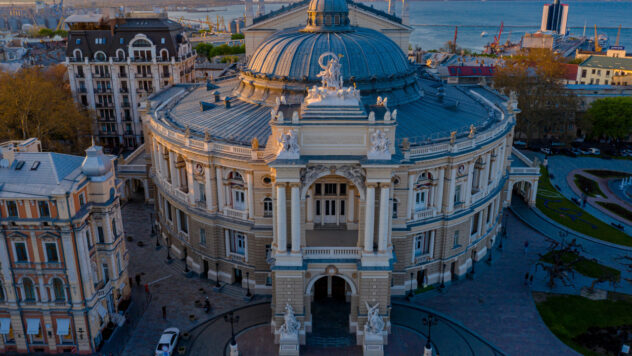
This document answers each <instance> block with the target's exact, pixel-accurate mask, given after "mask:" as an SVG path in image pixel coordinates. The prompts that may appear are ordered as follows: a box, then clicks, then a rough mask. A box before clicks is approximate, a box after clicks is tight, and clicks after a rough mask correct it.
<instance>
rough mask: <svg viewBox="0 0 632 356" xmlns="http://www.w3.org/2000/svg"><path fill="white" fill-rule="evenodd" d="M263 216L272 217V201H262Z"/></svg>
mask: <svg viewBox="0 0 632 356" xmlns="http://www.w3.org/2000/svg"><path fill="white" fill-rule="evenodd" d="M263 216H264V217H271V216H272V199H270V198H265V199H264V200H263Z"/></svg>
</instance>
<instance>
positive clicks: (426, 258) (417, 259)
mask: <svg viewBox="0 0 632 356" xmlns="http://www.w3.org/2000/svg"><path fill="white" fill-rule="evenodd" d="M428 261H430V254H429V253H426V254H423V255H419V256H415V264H416V265H418V264H422V263H426V262H428Z"/></svg>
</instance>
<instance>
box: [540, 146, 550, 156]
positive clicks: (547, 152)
mask: <svg viewBox="0 0 632 356" xmlns="http://www.w3.org/2000/svg"><path fill="white" fill-rule="evenodd" d="M540 152H542V153H544V154H546V155H550V154H551V149H550V148H548V147H542V148H540Z"/></svg>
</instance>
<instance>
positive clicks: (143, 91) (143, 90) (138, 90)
mask: <svg viewBox="0 0 632 356" xmlns="http://www.w3.org/2000/svg"><path fill="white" fill-rule="evenodd" d="M136 92H137V93H148V94H151V93H153V92H154V88H147V90H145V89H143V88H137V89H136Z"/></svg>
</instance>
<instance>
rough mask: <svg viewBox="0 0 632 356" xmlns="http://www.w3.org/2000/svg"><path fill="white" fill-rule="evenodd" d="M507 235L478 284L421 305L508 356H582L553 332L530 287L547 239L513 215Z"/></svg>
mask: <svg viewBox="0 0 632 356" xmlns="http://www.w3.org/2000/svg"><path fill="white" fill-rule="evenodd" d="M507 233H508V237H507V238H506V239H504V241H503V242H502V243H503V248H502V250H499V249H497V248H494V250H493V252H492V256H493V262H492V266H491V267H490V266H488V265H487V263H485V262H482V261H480V262H477V263H476V266H475V274H474V280H471V281H470V280H465V281H458V282H456V283H454V284H453V285H450V286H448V287H446V288H445V290H444V291H443V292H441V293H440V292H438V291H431V292H426V293H423V294H420V295H418V296H416V297H415V302H416V303H418V304H420V305H423V306H424V307H427V308H431V309H435V310H437V311H439V312H441V313H443V314H445V315H448V316H450V317H452V318H454V319H456V320H458V321H459V322H460V323H462V324H463V325H464V326H465V327H467V328H469V329H471V330H475V331H476V332H477V333H478V334H479V335H481V336H482V337H483V338H485V339H486V340H488V341H489V342H491V343H492V344H494V345H496V346H497V347H498V348H500V349H501V350H502V351H503V352H506V353H507V354H508V355H542V356H544V355H577V353H575V352H574V351H573V350H572V349H570V348H569V347H568V346H566V345H565V344H564V343H562V342H561V341H560V340H558V339H557V337H556V336H555V335H553V333H551V331H550V330H549V329H548V328H547V326H546V325H545V324H544V322H543V321H542V319H541V318H540V314H539V313H538V311H537V309H536V307H535V303H534V301H533V298H532V296H531V291H530V289H529V288H528V287H527V286H525V285H524V275H525V273H527V272H529V271H530V269H531V267H532V265H533V264H534V263H535V262H536V261H537V260H538V253H542V252H544V251H546V249H547V247H548V243H547V242H546V241H545V238H544V236H543V235H541V234H540V233H538V232H536V231H534V230H532V229H531V228H529V227H528V226H526V225H525V224H524V223H522V222H521V221H520V220H518V219H517V218H515V217H514V216H513V214H508V216H507ZM525 241H529V247H528V251H527V253H526V254H525V252H524V250H525V249H524V242H525ZM497 245H498V243H497ZM486 259H487V258H485V260H486Z"/></svg>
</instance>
